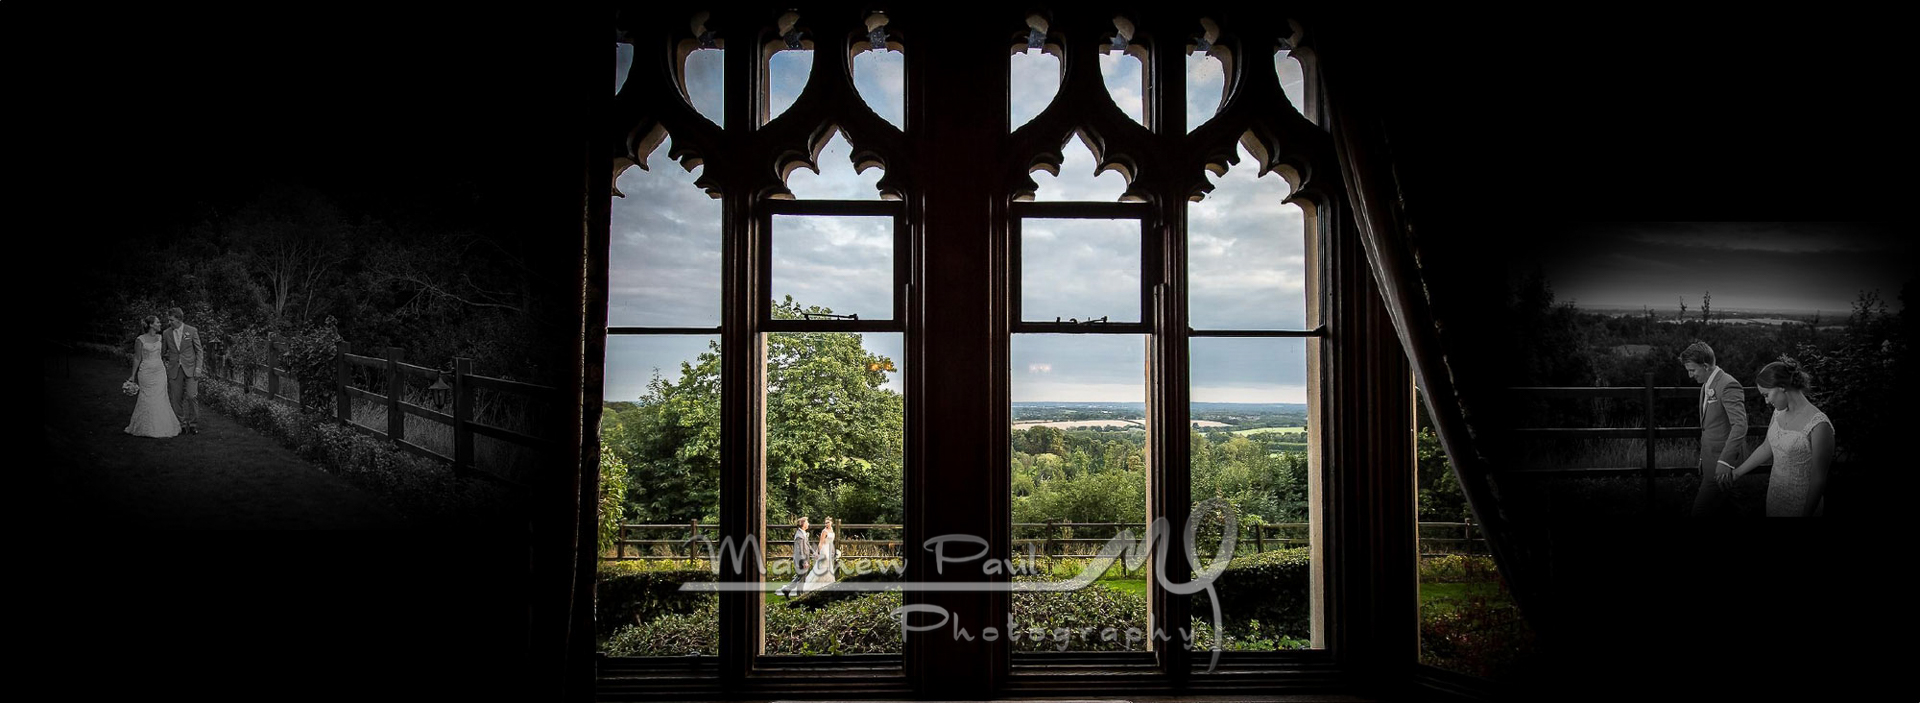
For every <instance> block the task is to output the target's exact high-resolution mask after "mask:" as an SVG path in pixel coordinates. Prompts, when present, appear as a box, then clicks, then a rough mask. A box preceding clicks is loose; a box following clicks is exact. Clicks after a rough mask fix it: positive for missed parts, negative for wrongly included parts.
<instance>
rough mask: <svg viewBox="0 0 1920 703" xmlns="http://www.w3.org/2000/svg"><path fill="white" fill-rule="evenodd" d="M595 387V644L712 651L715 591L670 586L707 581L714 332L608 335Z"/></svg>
mask: <svg viewBox="0 0 1920 703" xmlns="http://www.w3.org/2000/svg"><path fill="white" fill-rule="evenodd" d="M603 392H604V393H605V397H606V405H605V407H604V408H603V411H602V414H601V420H600V441H601V462H600V483H601V486H600V513H599V514H600V525H601V528H600V554H601V557H602V558H601V563H600V569H599V580H598V587H597V589H596V602H595V606H594V618H595V622H596V630H597V632H596V635H597V637H596V642H598V643H599V649H600V651H603V652H606V653H608V654H610V655H613V656H661V655H686V654H704V655H717V654H718V653H719V639H720V631H719V620H718V617H717V612H718V611H717V610H716V608H717V603H718V600H717V599H716V597H715V596H714V595H713V594H711V593H703V594H681V593H678V592H676V589H678V587H679V584H681V583H686V582H690V581H712V580H713V571H712V562H711V560H710V559H709V558H708V557H709V556H710V555H709V552H708V545H709V544H710V543H711V540H712V539H713V537H714V536H715V533H716V531H717V529H718V525H719V517H720V443H719V431H720V425H719V422H720V347H719V338H718V337H712V336H678V335H674V336H667V335H649V336H633V335H614V336H610V337H608V338H607V358H606V385H605V388H604V389H603ZM622 526H624V527H622ZM658 594H664V595H658ZM656 595H658V597H656Z"/></svg>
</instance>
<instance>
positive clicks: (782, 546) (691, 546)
mask: <svg viewBox="0 0 1920 703" xmlns="http://www.w3.org/2000/svg"><path fill="white" fill-rule="evenodd" d="M1013 527H1014V530H1015V531H1016V532H1020V531H1022V530H1023V528H1024V530H1025V531H1026V532H1028V533H1029V534H1031V533H1032V532H1034V531H1036V530H1037V531H1039V532H1040V533H1041V536H1040V537H1026V538H1015V539H1014V540H1013V543H1014V551H1015V553H1016V554H1017V555H1019V556H1026V555H1029V554H1031V555H1034V556H1041V557H1059V556H1088V555H1091V554H1093V553H1095V552H1097V551H1098V548H1099V545H1102V544H1105V543H1106V542H1107V541H1108V540H1109V539H1111V538H1112V535H1113V534H1118V533H1119V531H1120V530H1121V529H1132V530H1133V531H1134V535H1135V536H1136V537H1137V536H1140V535H1142V534H1144V533H1145V531H1146V525H1145V524H1143V523H1138V522H1134V523H1125V522H1062V521H1058V520H1052V521H1048V522H1016V523H1014V524H1013ZM1307 527H1308V526H1307V523H1304V522H1283V523H1274V524H1247V523H1241V524H1240V526H1239V528H1240V529H1239V531H1240V533H1241V535H1240V537H1239V538H1238V540H1237V545H1236V547H1235V549H1234V553H1235V554H1254V553H1260V552H1265V551H1268V550H1269V549H1286V548H1290V547H1296V546H1305V545H1306V544H1307V543H1308V539H1309V538H1308V536H1307ZM1420 528H1421V530H1420V536H1419V540H1420V545H1421V550H1420V551H1421V553H1422V555H1423V556H1426V555H1432V554H1444V553H1453V554H1460V553H1466V554H1488V553H1490V552H1489V551H1488V550H1487V546H1486V537H1485V536H1484V535H1481V534H1480V530H1479V526H1478V525H1475V524H1473V523H1470V522H1422V523H1420ZM1075 529H1079V530H1081V531H1083V532H1085V531H1097V532H1102V533H1109V534H1107V536H1104V537H1075V536H1074V534H1075V532H1074V530H1075ZM1435 531H1439V532H1440V534H1441V535H1442V536H1438V537H1432V536H1428V535H1430V534H1433V533H1434V532H1435ZM719 532H720V526H719V525H698V526H695V525H641V524H631V525H621V526H620V532H619V535H618V537H617V539H616V540H615V542H614V543H615V545H616V547H615V553H614V554H613V555H611V556H608V555H602V557H601V558H602V559H603V560H607V561H618V560H647V559H687V558H690V557H691V558H704V557H706V556H708V555H709V553H708V546H707V545H709V544H711V543H712V542H713V541H714V539H715V538H716V537H717V536H718V535H719ZM781 532H782V533H783V534H781V535H778V536H775V537H773V538H771V539H769V540H768V543H767V548H768V549H767V551H768V554H767V558H769V559H783V558H786V557H788V556H791V555H792V552H791V550H792V540H790V539H783V538H784V537H786V536H787V534H790V533H786V531H785V530H784V529H783V530H781ZM837 532H839V533H840V534H842V535H858V534H866V535H868V537H866V538H859V537H851V536H848V537H837V538H836V539H835V544H836V546H839V547H841V548H842V551H843V552H846V553H843V554H842V557H843V558H847V559H859V558H863V557H893V558H897V557H901V556H904V554H903V553H902V550H901V539H900V537H899V536H898V535H901V534H903V532H902V526H901V525H897V524H846V525H839V526H837ZM874 532H881V533H884V534H883V536H881V537H878V538H874V537H873V535H872V533H874ZM636 534H654V535H661V536H662V537H656V538H651V539H643V538H636V537H635V535H636ZM813 534H814V537H815V538H816V539H818V537H819V530H818V529H817V528H816V529H815V530H814V531H813ZM1456 534H1457V535H1459V536H1458V537H1455V536H1454V535H1456ZM1441 545H1448V546H1446V547H1444V548H1436V547H1441ZM1451 545H1464V546H1451ZM630 548H631V549H632V551H631V552H630V551H629V549H630Z"/></svg>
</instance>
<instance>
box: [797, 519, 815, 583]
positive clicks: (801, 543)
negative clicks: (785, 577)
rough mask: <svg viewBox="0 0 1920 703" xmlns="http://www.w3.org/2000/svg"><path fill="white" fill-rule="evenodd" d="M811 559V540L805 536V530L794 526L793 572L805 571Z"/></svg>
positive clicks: (800, 572)
mask: <svg viewBox="0 0 1920 703" xmlns="http://www.w3.org/2000/svg"><path fill="white" fill-rule="evenodd" d="M812 561H813V540H812V539H811V538H809V537H808V536H807V531H806V530H804V529H800V528H794V530H793V573H796V574H802V573H806V571H807V567H808V566H809V565H810V563H811V562H812Z"/></svg>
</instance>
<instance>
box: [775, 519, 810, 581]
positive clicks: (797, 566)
mask: <svg viewBox="0 0 1920 703" xmlns="http://www.w3.org/2000/svg"><path fill="white" fill-rule="evenodd" d="M807 529H808V524H807V518H806V517H805V516H802V517H801V518H800V523H799V525H798V526H796V527H794V528H793V574H794V581H793V584H789V585H786V586H781V587H780V588H778V589H775V590H774V593H778V594H780V595H784V596H797V595H800V592H799V590H798V589H797V588H794V584H799V583H800V582H801V581H800V580H801V579H802V578H804V577H805V574H806V573H807V568H808V567H810V566H812V562H813V540H812V539H811V538H810V537H809V536H808V535H807Z"/></svg>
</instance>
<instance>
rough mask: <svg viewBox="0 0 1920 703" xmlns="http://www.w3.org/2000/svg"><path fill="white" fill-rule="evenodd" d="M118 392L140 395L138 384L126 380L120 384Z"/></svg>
mask: <svg viewBox="0 0 1920 703" xmlns="http://www.w3.org/2000/svg"><path fill="white" fill-rule="evenodd" d="M120 392H121V393H125V394H127V395H140V384H138V383H134V382H132V381H127V382H125V383H122V384H120Z"/></svg>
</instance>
